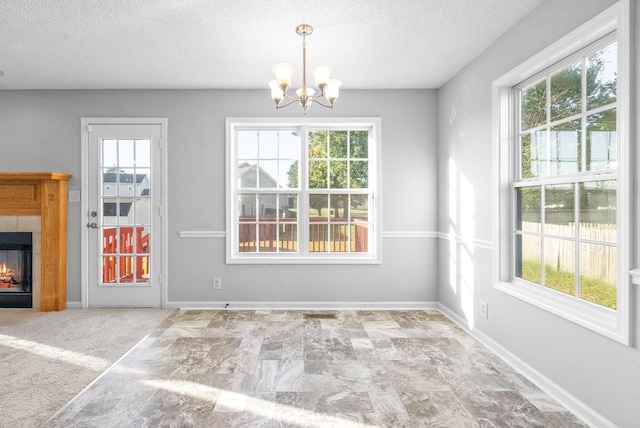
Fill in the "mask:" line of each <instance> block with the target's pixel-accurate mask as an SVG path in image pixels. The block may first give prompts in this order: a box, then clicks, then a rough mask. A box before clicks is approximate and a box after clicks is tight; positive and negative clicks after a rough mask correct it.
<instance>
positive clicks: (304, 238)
mask: <svg viewBox="0 0 640 428" xmlns="http://www.w3.org/2000/svg"><path fill="white" fill-rule="evenodd" d="M299 132H300V144H301V145H302V147H301V148H300V149H301V150H300V168H299V171H298V173H299V174H300V179H299V180H298V183H299V187H300V199H299V200H298V253H299V254H300V255H301V256H303V257H308V256H309V128H308V127H307V126H301V127H300V129H299Z"/></svg>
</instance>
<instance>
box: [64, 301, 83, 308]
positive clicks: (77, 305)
mask: <svg viewBox="0 0 640 428" xmlns="http://www.w3.org/2000/svg"><path fill="white" fill-rule="evenodd" d="M67 309H82V302H67Z"/></svg>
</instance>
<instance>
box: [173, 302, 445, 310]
mask: <svg viewBox="0 0 640 428" xmlns="http://www.w3.org/2000/svg"><path fill="white" fill-rule="evenodd" d="M167 309H183V310H187V309H228V310H239V309H242V310H248V309H251V310H261V309H262V310H269V309H277V310H285V309H287V310H328V309H334V310H422V309H438V302H428V301H421V302H255V301H254V302H244V301H240V302H238V301H236V302H225V301H218V302H179V301H176V302H167Z"/></svg>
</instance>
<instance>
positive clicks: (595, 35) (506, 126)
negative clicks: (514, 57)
mask: <svg viewBox="0 0 640 428" xmlns="http://www.w3.org/2000/svg"><path fill="white" fill-rule="evenodd" d="M632 15H633V13H632V7H631V3H630V1H629V0H621V1H620V2H618V3H616V4H615V5H613V6H611V7H610V8H608V9H606V10H605V11H603V12H602V13H600V14H599V15H597V16H596V17H594V18H593V19H591V20H589V21H588V22H586V23H585V24H583V25H582V26H580V27H579V28H577V29H576V30H574V31H572V32H571V33H569V34H568V35H567V36H565V37H563V38H562V39H560V40H558V41H557V42H556V43H553V44H552V45H551V46H549V47H547V48H546V49H544V50H542V51H541V52H540V53H538V54H537V55H534V56H533V57H532V58H530V59H529V60H527V61H526V62H524V63H522V64H521V65H519V66H518V67H516V68H515V69H513V70H511V71H510V72H508V73H506V74H505V75H504V76H502V77H500V78H499V79H497V80H496V81H494V82H493V87H492V95H493V106H492V111H493V120H494V123H493V141H494V146H493V147H494V162H495V168H494V185H493V191H494V195H493V201H494V202H493V209H494V216H493V217H494V223H493V243H494V254H493V272H492V274H493V284H494V287H495V288H496V289H497V290H500V291H502V292H505V293H507V294H509V295H511V296H514V297H517V298H519V299H522V300H524V301H526V302H529V303H531V304H533V305H535V306H538V307H540V308H542V309H544V310H547V311H549V312H551V313H553V314H556V315H558V316H560V317H562V318H565V319H567V320H570V321H573V322H575V323H577V324H579V325H581V326H583V327H585V328H588V329H590V330H593V331H595V332H598V333H600V334H602V335H604V336H607V337H609V338H611V339H614V340H616V341H618V342H621V343H623V344H626V345H631V344H632V343H631V340H632V337H633V331H632V325H631V320H632V316H631V314H632V310H633V308H632V307H631V305H632V300H631V296H632V292H631V291H632V290H631V287H632V284H631V281H630V263H631V257H632V245H633V243H632V241H631V232H632V231H633V230H634V226H635V225H634V223H633V222H632V219H633V216H632V215H631V214H632V209H633V207H632V205H631V202H632V196H631V189H632V186H631V180H632V174H631V171H632V166H633V163H634V162H633V159H632V158H631V153H632V152H631V138H632V133H631V131H632V123H631V117H633V116H632V113H633V112H632V111H631V107H632V102H631V98H630V97H631V76H633V74H632V71H633V69H632V67H633V64H632V62H631V58H632V55H631V52H632V46H631V44H632V39H631V35H632V25H631V24H632V21H631V19H632V18H631V16H632ZM611 33H615V34H616V40H617V42H618V70H617V71H618V75H617V76H618V89H617V103H618V105H617V115H618V116H617V138H618V142H617V144H618V171H617V185H618V193H617V230H618V238H617V249H618V256H617V263H618V275H617V276H618V281H617V288H618V298H617V309H616V310H611V309H608V308H605V307H602V306H599V305H596V304H593V303H590V302H587V301H584V300H581V299H579V298H577V297H573V296H569V295H564V294H563V293H559V292H556V291H555V290H551V289H548V288H546V287H543V286H539V285H534V284H532V283H530V282H528V281H524V280H522V279H520V278H517V277H515V274H514V273H515V266H514V264H515V263H514V260H515V258H514V248H513V233H514V232H513V231H514V229H515V228H514V222H515V209H516V203H515V202H516V201H515V191H514V187H513V183H514V181H516V180H517V179H518V176H517V174H518V164H517V162H518V160H519V156H518V155H519V153H516V150H517V148H518V147H519V145H518V144H516V142H517V135H518V122H517V111H518V106H517V102H518V94H517V90H516V89H515V87H516V86H517V85H519V84H521V83H522V82H524V81H526V80H527V79H529V78H531V77H533V76H534V75H536V74H539V73H540V72H542V71H543V70H545V69H547V68H549V67H551V66H554V65H556V64H558V63H561V62H562V61H563V60H564V59H565V58H567V57H569V56H571V55H574V54H575V53H577V52H579V51H580V50H581V49H583V48H585V47H586V46H588V45H590V44H592V43H594V42H596V41H598V40H600V39H602V38H603V37H605V36H607V35H609V34H611Z"/></svg>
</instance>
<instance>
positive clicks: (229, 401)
mask: <svg viewBox="0 0 640 428" xmlns="http://www.w3.org/2000/svg"><path fill="white" fill-rule="evenodd" d="M142 383H144V384H145V385H147V386H151V387H153V388H158V389H163V390H165V391H170V392H175V393H179V394H184V395H187V396H190V397H193V398H196V399H199V400H202V401H208V402H212V401H216V406H215V408H214V412H249V413H252V414H254V415H258V416H261V417H264V418H269V419H272V420H274V421H278V422H283V423H286V424H291V425H292V426H295V425H296V424H297V423H299V422H300V421H308V420H313V421H314V422H316V423H319V424H320V426H325V425H326V426H335V425H336V424H339V426H340V427H344V428H356V427H357V428H376V427H375V426H373V425H368V424H363V423H360V422H354V421H349V420H345V419H342V418H337V417H333V416H329V415H322V414H317V413H315V412H313V411H310V410H305V409H300V408H297V407H292V406H287V405H285V404H281V403H274V402H271V401H268V400H262V399H260V398H256V397H251V396H249V395H246V394H242V393H239V392H234V391H227V390H224V389H218V388H214V387H212V386H207V385H201V384H198V383H194V382H189V381H184V380H163V379H151V380H144V381H142ZM276 409H277V410H278V411H276Z"/></svg>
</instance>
